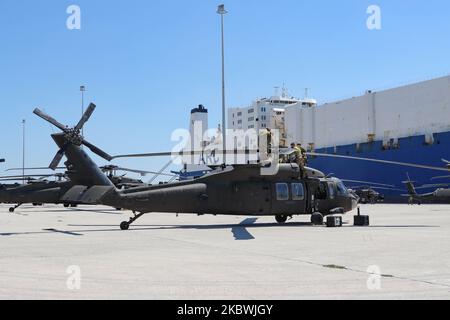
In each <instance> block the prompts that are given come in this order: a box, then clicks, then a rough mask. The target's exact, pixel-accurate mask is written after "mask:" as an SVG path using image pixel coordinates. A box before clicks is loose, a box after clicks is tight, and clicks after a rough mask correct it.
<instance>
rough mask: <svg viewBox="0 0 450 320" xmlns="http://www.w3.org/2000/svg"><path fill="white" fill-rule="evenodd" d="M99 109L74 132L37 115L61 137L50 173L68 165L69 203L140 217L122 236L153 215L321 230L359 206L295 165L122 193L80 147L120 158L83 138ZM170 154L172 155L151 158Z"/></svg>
mask: <svg viewBox="0 0 450 320" xmlns="http://www.w3.org/2000/svg"><path fill="white" fill-rule="evenodd" d="M95 107H96V106H95V105H94V104H90V105H89V107H88V109H87V110H86V113H85V114H84V115H83V117H82V119H81V120H80V122H79V124H78V125H77V126H75V127H74V128H69V127H66V126H64V125H62V124H61V123H59V122H58V121H56V120H55V119H54V118H52V117H50V116H49V115H47V114H45V113H43V112H42V111H40V110H39V109H35V110H34V113H35V114H36V115H38V116H39V117H41V118H42V119H44V120H46V121H48V122H50V123H51V124H53V125H54V126H56V127H57V128H59V129H60V130H61V131H62V133H58V134H52V135H51V136H52V138H53V140H54V141H55V142H56V144H57V145H58V147H59V148H60V149H59V151H58V153H57V155H56V156H55V158H54V159H53V161H52V162H51V164H50V168H56V167H57V166H58V164H59V162H60V161H61V159H62V157H63V156H64V155H65V156H66V158H67V162H66V165H67V166H68V167H70V168H72V170H69V171H68V175H69V177H70V179H71V181H72V182H73V183H74V184H76V185H75V186H74V187H73V188H72V189H71V190H69V191H68V192H67V193H66V194H65V196H64V198H65V200H68V201H80V202H84V203H92V204H103V205H107V206H112V207H116V208H117V207H120V208H125V209H129V210H132V211H134V212H138V214H135V215H134V216H133V217H131V218H130V220H129V221H124V222H122V223H121V224H120V228H121V229H122V230H127V229H129V227H130V225H131V224H132V223H133V222H135V221H136V220H137V219H139V218H140V217H141V216H142V215H144V214H146V213H150V212H166V213H194V214H198V215H204V214H212V215H250V216H274V217H275V219H276V221H277V222H278V223H285V222H286V221H287V219H288V218H290V217H292V216H294V215H309V216H311V222H312V223H313V224H323V219H324V216H328V215H334V214H344V213H346V212H349V211H352V210H354V209H355V208H356V206H357V198H356V197H355V196H354V195H353V194H352V193H351V192H349V190H348V189H347V188H346V187H345V185H344V184H343V183H342V181H340V180H339V179H337V178H327V177H326V176H325V175H324V174H323V173H322V172H320V171H318V170H315V169H312V168H305V170H306V172H305V174H304V176H305V178H301V175H300V168H299V167H298V166H297V165H296V164H281V165H279V167H278V173H277V174H275V175H273V176H262V175H261V168H262V167H264V166H265V165H263V164H248V165H229V166H226V165H224V166H223V167H219V168H215V170H214V171H212V172H211V173H208V174H206V175H205V176H202V177H200V178H197V179H193V180H189V181H180V182H174V183H169V184H163V185H155V186H142V187H135V188H129V189H125V190H118V189H117V188H116V187H115V186H114V184H113V183H112V182H111V181H110V180H109V179H108V178H107V177H106V176H105V175H104V174H103V173H102V170H101V169H100V168H99V167H98V166H97V165H96V164H95V163H94V162H93V161H92V160H91V158H90V157H89V156H88V155H87V154H86V152H85V151H84V149H83V148H81V145H85V146H88V148H89V149H90V150H91V151H92V152H94V153H96V154H97V155H99V156H100V157H102V158H104V159H106V160H108V161H111V160H112V159H114V158H118V157H119V156H116V157H112V156H110V155H109V154H107V153H106V152H104V151H103V150H101V149H99V148H97V147H95V146H94V145H92V144H90V143H86V141H85V140H84V138H83V137H82V136H81V134H80V129H81V127H82V126H83V124H84V123H85V122H86V121H88V120H89V118H90V116H91V115H92V113H93V111H94V109H95ZM80 123H81V125H80ZM233 152H234V151H233ZM167 154H168V155H171V153H155V154H147V156H166V155H167ZM121 157H122V156H121ZM269 165H270V164H269ZM88 186H92V187H88Z"/></svg>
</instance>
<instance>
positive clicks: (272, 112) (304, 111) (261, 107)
mask: <svg viewBox="0 0 450 320" xmlns="http://www.w3.org/2000/svg"><path fill="white" fill-rule="evenodd" d="M228 128H229V129H244V130H245V129H253V128H256V129H264V128H275V129H279V130H280V132H281V135H282V136H281V140H282V141H281V143H282V144H286V145H289V144H290V143H291V142H295V143H301V144H302V145H303V146H304V147H305V148H307V149H308V150H309V151H315V152H317V153H326V154H335V155H344V156H353V157H361V158H372V159H381V160H389V161H396V162H405V163H414V164H422V165H429V166H436V167H442V168H444V167H445V164H444V163H443V161H442V159H448V160H450V76H445V77H440V78H436V79H432V80H427V81H423V82H419V83H414V84H409V85H405V86H402V87H398V88H392V89H388V90H384V91H371V90H367V91H366V92H365V94H363V95H361V96H358V97H353V98H350V99H345V100H342V101H337V102H332V103H325V104H317V103H316V100H314V99H310V98H308V97H305V98H303V99H295V98H293V97H291V96H289V95H288V94H287V90H285V89H283V93H282V94H281V95H279V96H277V95H275V96H273V97H270V98H262V99H258V100H256V101H255V102H253V103H252V104H251V105H250V106H247V107H243V108H230V109H229V110H228ZM309 166H311V167H314V168H317V169H319V170H321V171H323V172H325V173H327V174H333V175H335V176H337V177H339V178H342V179H349V180H360V181H366V182H367V184H366V187H371V185H370V184H371V183H372V184H373V185H372V186H373V187H375V186H377V185H378V184H385V185H389V186H390V187H388V188H385V189H382V190H379V191H380V192H381V193H383V194H384V196H385V201H387V202H405V201H407V197H404V196H402V195H403V194H405V193H406V188H405V186H404V185H403V183H402V182H403V181H405V180H406V179H407V176H409V177H410V178H411V179H412V180H414V181H416V184H417V185H426V184H433V183H434V184H435V183H436V182H437V181H436V180H432V178H433V177H436V176H440V175H442V174H443V173H442V172H439V171H433V170H429V169H418V168H410V167H403V166H398V165H390V164H380V163H372V162H367V161H359V160H349V159H339V158H328V157H312V158H310V159H309ZM444 174H445V172H444ZM440 182H450V181H445V180H444V181H440ZM349 187H355V186H354V185H352V184H349ZM430 189H433V187H431V188H430ZM434 189H436V188H435V187H434ZM423 191H424V192H428V191H430V190H427V189H423ZM431 191H432V190H431Z"/></svg>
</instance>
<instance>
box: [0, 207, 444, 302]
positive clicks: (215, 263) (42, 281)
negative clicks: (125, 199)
mask: <svg viewBox="0 0 450 320" xmlns="http://www.w3.org/2000/svg"><path fill="white" fill-rule="evenodd" d="M8 208H9V206H8V205H0V299H189V300H198V299H245V300H253V299H283V300H284V299H449V298H450V206H446V205H424V206H408V205H387V204H386V205H385V204H379V205H363V206H362V207H361V208H362V213H363V214H369V215H370V219H371V226H370V227H354V226H353V214H349V215H346V216H344V221H345V222H346V224H345V225H344V226H343V227H342V228H326V227H325V226H323V227H322V226H311V225H310V224H309V217H306V216H305V217H294V219H292V220H290V221H289V222H288V223H287V224H286V225H278V224H276V223H275V222H274V218H273V217H263V218H252V217H231V216H217V217H214V216H200V217H197V216H195V215H180V216H179V217H176V215H174V214H160V213H155V214H148V215H145V216H144V217H143V218H141V219H140V220H138V221H137V222H136V223H135V224H134V225H133V226H132V227H131V228H130V230H128V231H121V230H119V227H118V226H119V224H120V222H121V221H123V220H127V219H128V217H129V215H130V212H127V211H123V212H120V211H116V210H114V209H110V208H106V207H94V206H83V207H79V208H71V209H65V208H63V207H62V206H55V205H46V206H44V207H32V206H29V205H25V206H23V207H20V208H19V209H17V210H16V212H15V213H13V214H11V213H9V212H8Z"/></svg>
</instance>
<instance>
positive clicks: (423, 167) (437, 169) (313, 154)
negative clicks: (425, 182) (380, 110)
mask: <svg viewBox="0 0 450 320" xmlns="http://www.w3.org/2000/svg"><path fill="white" fill-rule="evenodd" d="M307 154H308V155H309V156H313V157H314V156H315V157H329V158H340V159H349V160H359V161H368V162H376V163H385V164H393V165H398V166H404V167H412V168H419V169H428V170H436V171H445V172H449V169H446V168H441V167H433V166H427V165H421V164H414V163H407V162H398V161H389V160H380V159H371V158H360V157H352V156H342V155H337V154H326V153H316V152H307Z"/></svg>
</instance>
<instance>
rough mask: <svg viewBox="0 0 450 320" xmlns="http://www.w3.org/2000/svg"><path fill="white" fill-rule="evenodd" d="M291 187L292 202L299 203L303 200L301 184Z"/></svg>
mask: <svg viewBox="0 0 450 320" xmlns="http://www.w3.org/2000/svg"><path fill="white" fill-rule="evenodd" d="M291 187H292V200H295V201H301V200H305V190H304V189H303V184H302V183H293V184H292V185H291Z"/></svg>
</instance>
